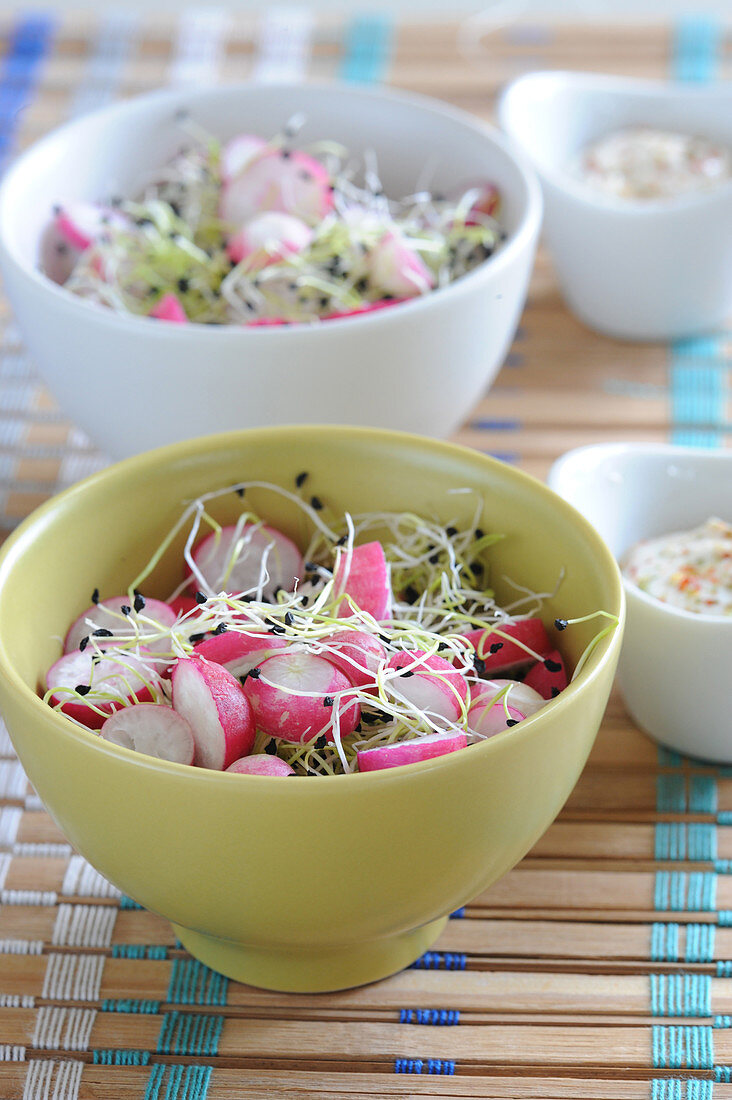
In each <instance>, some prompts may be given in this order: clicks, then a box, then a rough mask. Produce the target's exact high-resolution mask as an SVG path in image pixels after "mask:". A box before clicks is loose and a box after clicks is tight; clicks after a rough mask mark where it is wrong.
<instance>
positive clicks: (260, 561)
mask: <svg viewBox="0 0 732 1100" xmlns="http://www.w3.org/2000/svg"><path fill="white" fill-rule="evenodd" d="M237 541H239V542H240V543H241V545H240V547H239V549H238V551H237V549H236V543H237ZM193 560H194V561H195V563H196V565H197V566H198V569H199V570H200V572H201V573H202V574H203V577H204V579H205V581H206V583H207V584H208V586H209V588H210V589H211V590H212V591H214V592H221V591H224V590H225V591H226V592H229V593H230V594H233V593H241V594H243V595H254V594H256V593H257V592H258V590H259V586H260V584H261V585H262V598H263V599H265V600H271V599H272V597H273V596H274V594H275V591H276V590H277V589H278V588H284V589H285V590H286V591H287V592H291V591H292V590H293V588H294V587H295V581H296V580H297V579H298V578H302V577H303V575H304V573H305V563H304V561H303V559H302V554H301V553H300V551H299V550H298V548H297V546H295V543H294V542H293V541H292V540H291V539H288V538H287V536H286V535H283V534H282V532H281V531H277V530H275V528H274V527H267V526H264V525H262V526H257V525H255V524H250V523H248V524H245V525H244V526H243V527H242V528H241V529H239V530H237V528H236V527H223V528H222V530H221V534H220V536H217V535H216V534H215V533H214V534H212V535H209V536H208V537H207V538H205V539H204V540H203V542H199V544H198V546H197V547H196V549H195V550H194V551H193ZM232 562H233V563H232ZM193 581H194V584H197V583H198V581H197V579H196V578H195V577H194V578H193Z"/></svg>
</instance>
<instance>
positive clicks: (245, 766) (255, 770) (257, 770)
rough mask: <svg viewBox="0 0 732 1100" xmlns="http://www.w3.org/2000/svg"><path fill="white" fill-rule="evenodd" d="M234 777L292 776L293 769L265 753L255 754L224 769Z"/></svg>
mask: <svg viewBox="0 0 732 1100" xmlns="http://www.w3.org/2000/svg"><path fill="white" fill-rule="evenodd" d="M226 770H227V772H233V773H234V774H235V775H294V774H295V769H294V768H291V767H290V765H289V764H288V763H287V761H286V760H280V758H279V756H268V755H267V753H264V752H262V753H259V752H258V753H257V754H256V755H255V756H243V757H242V758H241V760H235V761H234V763H233V764H230V765H229V767H228V768H227V769H226Z"/></svg>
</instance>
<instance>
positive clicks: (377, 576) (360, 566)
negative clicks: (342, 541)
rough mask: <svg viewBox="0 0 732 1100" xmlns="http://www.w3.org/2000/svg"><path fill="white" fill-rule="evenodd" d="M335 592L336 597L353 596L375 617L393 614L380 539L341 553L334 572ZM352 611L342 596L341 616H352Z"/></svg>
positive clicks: (386, 568)
mask: <svg viewBox="0 0 732 1100" xmlns="http://www.w3.org/2000/svg"><path fill="white" fill-rule="evenodd" d="M333 593H334V595H335V597H336V598H338V597H343V596H344V595H348V596H350V597H351V599H352V600H353V602H354V603H355V604H356V606H357V607H360V608H361V610H362V611H367V612H368V613H369V614H370V615H373V617H374V618H375V619H388V618H389V617H390V616H391V578H390V575H389V566H388V564H387V561H386V558H385V556H384V549H383V547H382V545H381V543H380V542H367V543H364V545H363V546H354V547H353V549H352V550H350V551H349V550H344V551H343V552H342V553H341V556H340V558H339V559H338V564H337V565H336V568H335V572H334V573H333ZM353 614H354V612H353V611H352V609H351V607H350V606H349V604H348V601H347V600H345V599H341V602H340V604H339V607H338V617H339V618H341V619H349V618H351V616H352V615H353Z"/></svg>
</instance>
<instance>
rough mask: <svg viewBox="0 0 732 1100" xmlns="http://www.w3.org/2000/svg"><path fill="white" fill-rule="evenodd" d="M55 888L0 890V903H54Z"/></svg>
mask: <svg viewBox="0 0 732 1100" xmlns="http://www.w3.org/2000/svg"><path fill="white" fill-rule="evenodd" d="M57 902H58V894H57V893H56V892H55V890H0V905H47V906H51V905H56V903H57Z"/></svg>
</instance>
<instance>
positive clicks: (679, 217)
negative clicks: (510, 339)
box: [499, 72, 732, 340]
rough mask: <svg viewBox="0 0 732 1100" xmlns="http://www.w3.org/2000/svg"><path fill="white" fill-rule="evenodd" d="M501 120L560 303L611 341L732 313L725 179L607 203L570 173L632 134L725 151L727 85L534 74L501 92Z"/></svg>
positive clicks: (730, 103)
mask: <svg viewBox="0 0 732 1100" xmlns="http://www.w3.org/2000/svg"><path fill="white" fill-rule="evenodd" d="M499 118H500V121H501V125H502V127H503V129H504V130H505V131H506V133H507V134H508V135H509V136H510V137H512V138H513V139H514V141H515V142H516V143H517V144H518V145H519V146H521V148H522V149H523V150H524V151H525V152H526V153H527V154H528V155H529V157H530V158H531V160H532V161H533V163H534V166H535V167H536V169H537V171H538V173H539V176H540V178H541V182H542V186H543V191H544V202H545V208H546V215H545V224H544V231H545V236H546V241H547V244H548V246H549V249H550V251H551V253H552V258H553V260H554V264H555V266H556V269H557V273H558V275H559V280H560V283H561V285H562V290H563V292H564V295H565V297H566V299H567V302H568V304H569V306H570V307H571V309H572V310H574V312H575V313H576V314H577V316H578V317H579V319H580V320H581V321H584V322H585V323H586V324H588V325H590V326H591V327H592V328H596V329H599V330H600V331H601V332H604V333H607V334H609V335H611V336H616V337H621V338H625V339H632V340H670V339H676V338H678V337H682V336H689V335H692V334H693V333H696V332H701V331H704V330H705V329H709V328H714V327H715V326H717V325H719V324H721V323H722V322H723V321H724V320H725V318H726V316H727V314H728V313H729V311H730V309H732V181H727V182H726V183H722V184H720V185H719V186H717V187H714V188H711V189H710V190H708V191H705V192H697V193H693V194H687V195H685V196H683V197H680V198H677V199H672V200H665V201H644V202H640V201H639V202H632V201H627V200H624V199H620V198H614V197H613V196H608V195H605V194H603V193H601V192H598V191H595V190H594V189H592V188H591V187H590V186H588V185H585V184H584V183H583V182H582V181H581V180H580V179H577V178H575V177H573V175H572V174H571V166H572V162H573V161H574V160H575V158H576V157H577V155H578V154H579V153H580V151H581V150H582V149H583V148H584V147H585V146H586V145H587V144H589V143H590V142H592V141H595V140H596V139H598V138H601V137H602V136H604V135H605V134H609V133H612V132H613V131H615V130H619V129H623V128H624V127H627V126H638V125H648V126H651V127H654V128H659V129H664V130H674V131H677V132H681V133H689V134H700V135H703V136H706V137H709V138H712V139H714V140H716V141H719V142H722V143H724V144H726V145H728V146H732V86H730V85H729V84H726V85H725V84H724V83H719V84H716V85H713V86H710V87H708V88H705V87H702V88H699V87H688V86H682V85H674V84H662V83H656V82H653V81H645V80H627V79H624V78H621V77H611V76H596V75H592V74H589V73H564V72H539V73H531V74H528V75H527V76H523V77H520V78H519V79H518V80H516V81H514V82H513V83H512V84H510V85H509V86H508V87H507V88H506V90H505V91H504V93H503V95H502V97H501V101H500V106H499Z"/></svg>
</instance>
